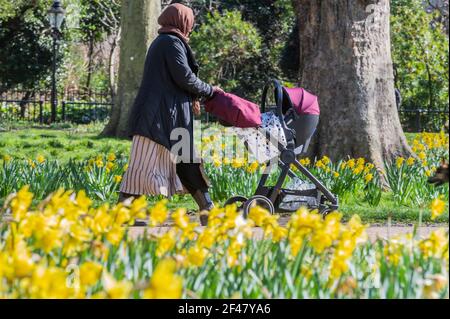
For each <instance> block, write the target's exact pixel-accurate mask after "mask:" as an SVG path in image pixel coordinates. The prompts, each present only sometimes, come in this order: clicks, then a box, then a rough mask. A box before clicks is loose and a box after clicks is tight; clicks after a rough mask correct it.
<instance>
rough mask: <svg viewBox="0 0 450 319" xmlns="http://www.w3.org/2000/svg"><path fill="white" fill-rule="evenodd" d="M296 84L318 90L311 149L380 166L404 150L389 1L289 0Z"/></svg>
mask: <svg viewBox="0 0 450 319" xmlns="http://www.w3.org/2000/svg"><path fill="white" fill-rule="evenodd" d="M294 4H295V7H296V11H297V13H298V18H299V37H300V85H301V86H302V87H304V88H305V89H307V90H309V91H311V92H313V93H315V94H316V95H318V96H319V102H320V106H321V120H320V124H319V128H318V130H317V133H316V136H315V138H314V142H313V143H312V146H313V147H311V151H312V152H313V153H314V155H317V156H323V155H327V156H329V157H330V158H332V159H334V160H339V159H343V158H345V157H347V156H351V157H363V158H365V159H366V160H369V161H371V162H372V163H374V164H375V165H376V166H377V167H379V168H381V169H382V168H384V160H387V159H391V158H393V157H395V156H400V155H401V156H409V155H410V154H411V149H410V147H409V146H408V144H407V140H406V138H405V135H404V133H403V130H402V127H401V124H400V119H399V116H398V112H397V107H396V105H395V93H394V73H393V65H392V57H391V48H390V43H391V41H390V22H389V15H390V8H389V0H372V1H370V0H332V1H330V0H294Z"/></svg>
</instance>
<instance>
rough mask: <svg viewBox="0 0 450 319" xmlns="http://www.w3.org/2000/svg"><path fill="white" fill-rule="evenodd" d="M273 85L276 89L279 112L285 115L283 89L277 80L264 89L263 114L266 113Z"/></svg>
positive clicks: (273, 80)
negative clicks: (269, 93)
mask: <svg viewBox="0 0 450 319" xmlns="http://www.w3.org/2000/svg"><path fill="white" fill-rule="evenodd" d="M271 85H273V86H274V87H275V90H276V92H275V102H276V103H277V112H278V113H279V114H280V113H281V114H282V113H283V87H282V85H281V83H280V81H278V80H277V79H272V80H271V81H270V82H269V83H267V85H266V86H265V87H264V91H263V95H262V103H261V110H262V112H263V113H265V112H266V101H267V93H268V92H269V88H270V86H271Z"/></svg>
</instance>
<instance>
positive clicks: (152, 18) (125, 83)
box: [102, 0, 161, 137]
mask: <svg viewBox="0 0 450 319" xmlns="http://www.w3.org/2000/svg"><path fill="white" fill-rule="evenodd" d="M160 11H161V0H139V1H136V0H122V9H121V37H120V58H119V59H120V62H119V80H118V86H117V96H116V99H115V103H114V106H113V109H112V112H111V118H110V120H109V123H108V124H107V125H106V127H105V129H104V130H103V132H102V135H106V136H117V137H127V133H128V127H127V126H128V118H129V114H130V109H131V107H132V105H133V102H134V99H135V97H136V94H137V92H138V90H139V86H140V84H141V79H142V72H143V69H144V62H145V57H146V53H147V49H148V47H149V45H150V43H151V41H153V39H154V38H155V37H156V35H157V31H158V23H157V20H158V16H159V14H160Z"/></svg>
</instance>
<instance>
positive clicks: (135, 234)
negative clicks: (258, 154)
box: [130, 225, 448, 241]
mask: <svg viewBox="0 0 450 319" xmlns="http://www.w3.org/2000/svg"><path fill="white" fill-rule="evenodd" d="M439 228H445V229H446V230H448V225H433V226H423V227H420V228H419V229H418V234H419V236H420V237H427V236H428V235H429V234H430V233H431V232H432V231H435V230H437V229H439ZM169 229H171V227H155V228H147V234H148V235H150V236H151V235H162V234H164V233H166V232H167V231H168V230H169ZM145 230H146V228H145V227H132V228H130V236H131V238H134V239H138V238H139V237H140V236H143V235H144V234H145ZM413 231H414V226H410V225H404V226H403V225H402V226H398V225H396V226H391V227H388V226H385V225H379V226H378V225H377V226H371V227H369V228H368V229H367V234H368V236H369V239H370V240H371V241H375V240H377V239H378V238H380V239H388V238H391V237H394V236H397V235H402V234H407V233H411V232H413ZM253 236H254V238H255V239H261V238H262V237H263V232H262V229H261V228H254V229H253Z"/></svg>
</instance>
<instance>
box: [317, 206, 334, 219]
mask: <svg viewBox="0 0 450 319" xmlns="http://www.w3.org/2000/svg"><path fill="white" fill-rule="evenodd" d="M332 212H333V210H332V209H331V208H329V207H324V208H321V209H319V213H320V214H321V215H322V216H323V217H326V216H327V215H329V214H330V213H332Z"/></svg>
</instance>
